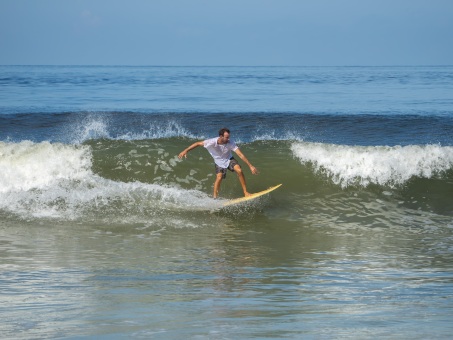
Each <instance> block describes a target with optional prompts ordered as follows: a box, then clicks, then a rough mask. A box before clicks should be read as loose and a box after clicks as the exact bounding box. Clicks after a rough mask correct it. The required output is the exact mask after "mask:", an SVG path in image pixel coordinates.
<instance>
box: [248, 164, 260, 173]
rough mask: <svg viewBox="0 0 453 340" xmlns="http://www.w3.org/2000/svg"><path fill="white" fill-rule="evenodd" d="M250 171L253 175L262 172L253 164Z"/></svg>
mask: <svg viewBox="0 0 453 340" xmlns="http://www.w3.org/2000/svg"><path fill="white" fill-rule="evenodd" d="M250 171H251V172H252V174H253V175H258V174H259V173H260V172H259V171H258V169H257V168H255V167H254V166H253V165H250Z"/></svg>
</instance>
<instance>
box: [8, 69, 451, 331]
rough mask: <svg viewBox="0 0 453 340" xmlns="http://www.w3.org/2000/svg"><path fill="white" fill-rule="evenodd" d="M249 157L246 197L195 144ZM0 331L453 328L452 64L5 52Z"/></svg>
mask: <svg viewBox="0 0 453 340" xmlns="http://www.w3.org/2000/svg"><path fill="white" fill-rule="evenodd" d="M222 127H228V128H230V130H231V137H232V139H234V140H235V141H236V143H237V144H238V145H239V147H240V149H241V151H242V152H243V153H244V154H245V155H246V156H247V158H248V159H249V160H250V162H251V163H252V164H253V165H254V166H256V167H257V168H258V169H259V171H260V174H259V175H257V176H254V175H252V174H251V173H250V171H249V169H248V168H247V166H246V165H245V164H243V162H241V161H240V160H239V162H240V164H242V165H243V169H244V171H245V175H246V179H247V184H248V190H249V191H250V192H256V191H260V190H264V189H266V188H268V187H270V186H273V185H276V184H279V183H282V184H283V185H282V187H281V188H279V189H278V190H276V191H274V192H272V193H271V194H270V195H267V196H265V197H263V198H262V199H259V200H257V201H254V202H252V203H249V204H243V205H240V206H235V207H231V208H228V209H225V208H224V209H221V206H222V204H223V203H224V202H225V200H227V199H231V198H236V197H239V196H241V195H242V191H241V188H240V185H239V182H238V180H237V179H236V175H235V174H234V173H228V175H227V178H226V180H225V181H223V183H222V187H221V192H220V196H221V199H219V200H214V199H212V187H213V182H214V166H213V162H212V159H211V157H210V156H209V154H208V152H207V151H206V150H204V149H203V148H197V149H195V150H193V151H191V152H190V153H189V154H188V157H187V159H183V160H180V159H178V157H177V155H178V154H179V153H180V152H181V151H182V150H183V149H185V148H186V147H187V146H189V145H190V144H192V143H194V142H195V141H199V140H203V139H206V138H211V137H215V136H216V135H217V131H218V130H219V129H220V128H222ZM0 292H1V294H0V320H1V322H0V335H1V337H2V338H3V339H55V338H58V339H84V338H96V339H120V338H128V339H130V338H132V339H133V338H136V339H375V338H382V339H448V338H451V336H452V334H453V322H452V321H453V66H442V67H440V66H439V67H432V66H420V67H151V66H149V67H145V66H143V67H127V66H0Z"/></svg>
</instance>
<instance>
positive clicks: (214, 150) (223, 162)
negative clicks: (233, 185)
mask: <svg viewBox="0 0 453 340" xmlns="http://www.w3.org/2000/svg"><path fill="white" fill-rule="evenodd" d="M218 139H219V138H218V137H216V138H211V139H206V140H205V141H204V142H203V143H204V147H205V148H206V149H207V150H208V151H209V153H210V154H211V156H212V158H214V162H215V164H217V165H218V166H220V167H221V168H225V169H226V168H228V165H229V164H230V158H231V157H233V155H232V153H231V151H236V150H237V148H238V146H237V145H236V143H235V142H234V141H232V140H231V139H230V140H229V141H228V143H226V144H218V143H217V140H218Z"/></svg>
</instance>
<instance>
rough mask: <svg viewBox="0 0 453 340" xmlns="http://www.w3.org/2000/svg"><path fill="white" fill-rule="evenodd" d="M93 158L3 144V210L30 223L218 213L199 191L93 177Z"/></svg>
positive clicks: (50, 147)
mask: <svg viewBox="0 0 453 340" xmlns="http://www.w3.org/2000/svg"><path fill="white" fill-rule="evenodd" d="M91 158H92V156H91V148H90V147H89V146H81V145H65V144H59V143H56V144H51V143H49V142H42V143H32V142H28V141H24V142H21V143H4V142H0V209H1V210H3V211H7V212H9V213H13V214H15V215H17V216H20V217H21V218H26V219H27V218H33V217H38V218H58V219H61V220H81V221H87V220H93V221H97V220H106V221H110V222H112V221H113V222H115V223H122V222H125V223H130V222H131V221H132V222H137V221H138V222H143V221H149V220H150V219H151V218H152V217H153V216H154V217H156V216H157V217H156V218H157V219H158V220H159V219H160V218H161V217H162V215H165V214H166V213H165V211H167V215H168V214H170V215H172V212H173V213H174V212H175V211H178V210H179V211H181V210H193V209H204V210H208V209H209V207H210V206H212V207H211V208H215V206H214V205H215V202H214V200H212V199H210V198H209V197H208V195H207V194H205V193H203V192H200V191H197V190H183V189H180V188H176V187H166V186H161V185H156V184H146V183H140V182H132V183H125V182H117V181H113V180H109V179H105V178H102V177H100V176H98V175H96V174H94V173H93V172H92V170H91V164H92V162H91ZM168 211H170V213H168Z"/></svg>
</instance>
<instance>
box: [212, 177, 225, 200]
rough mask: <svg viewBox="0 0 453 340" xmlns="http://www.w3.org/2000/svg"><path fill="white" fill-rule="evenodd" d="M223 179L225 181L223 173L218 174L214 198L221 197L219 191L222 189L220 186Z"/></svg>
mask: <svg viewBox="0 0 453 340" xmlns="http://www.w3.org/2000/svg"><path fill="white" fill-rule="evenodd" d="M222 179H223V173H221V172H219V173H218V174H216V177H215V182H214V198H217V196H218V195H219V189H220V184H221V183H222Z"/></svg>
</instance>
